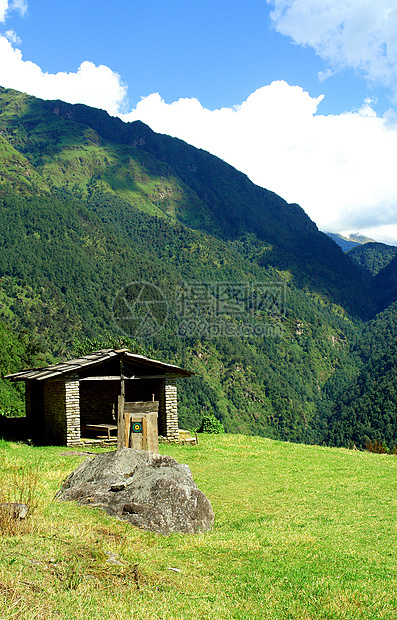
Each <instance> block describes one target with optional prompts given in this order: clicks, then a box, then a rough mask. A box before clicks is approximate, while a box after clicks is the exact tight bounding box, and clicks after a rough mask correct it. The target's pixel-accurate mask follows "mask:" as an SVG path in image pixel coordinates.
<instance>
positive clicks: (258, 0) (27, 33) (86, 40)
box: [0, 0, 397, 244]
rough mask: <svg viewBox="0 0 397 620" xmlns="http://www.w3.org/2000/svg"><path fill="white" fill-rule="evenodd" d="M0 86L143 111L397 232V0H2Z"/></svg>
mask: <svg viewBox="0 0 397 620" xmlns="http://www.w3.org/2000/svg"><path fill="white" fill-rule="evenodd" d="M395 7H396V8H395ZM0 85H2V86H5V87H10V88H15V89H17V90H22V91H25V92H29V93H30V94H33V95H35V96H39V97H42V98H45V99H46V98H50V99H56V98H60V99H64V100H67V101H70V102H72V103H77V102H82V103H87V104H88V105H93V106H96V107H100V108H103V109H106V110H107V111H108V112H109V113H110V114H113V115H118V116H120V117H121V118H122V119H123V120H125V121H132V120H135V119H138V118H139V119H141V120H143V121H144V122H147V123H148V124H149V125H150V126H151V127H152V128H153V129H154V130H155V131H160V132H162V133H169V134H170V135H175V136H178V137H180V138H182V139H184V140H186V141H187V142H190V143H192V144H194V145H195V146H198V147H201V148H204V149H206V150H209V151H210V152H213V153H214V154H216V155H218V156H219V157H221V158H223V159H225V160H226V161H229V163H231V164H232V165H234V166H236V167H237V168H239V169H241V170H242V171H243V172H245V173H246V174H247V175H248V176H249V177H250V178H251V179H252V180H253V181H254V182H255V183H257V184H259V185H262V186H264V187H267V188H268V189H271V190H273V191H275V192H277V193H278V194H280V195H281V196H283V197H284V198H285V199H286V200H288V201H289V202H298V203H299V204H300V205H301V206H302V207H303V208H304V209H305V210H306V212H307V213H308V214H309V215H310V217H311V218H312V219H313V220H314V221H315V222H316V223H317V225H318V226H319V228H320V229H322V230H331V231H334V232H345V233H348V232H358V231H359V232H362V233H366V234H369V235H370V236H372V237H373V238H375V239H377V240H381V241H386V242H389V243H396V244H397V175H396V174H395V172H394V162H395V157H396V150H397V121H396V112H395V109H396V107H397V94H396V91H397V4H396V0H377V3H376V4H375V3H374V2H373V0H350V2H349V3H346V1H345V0H250V2H248V3H247V2H246V1H243V0H228V1H226V0H196V1H195V2H187V1H186V0H185V1H182V0H168V2H164V0H163V1H160V0H151V1H150V2H137V1H129V2H127V1H124V0H118V1H117V2H114V3H109V2H105V1H103V0H96V1H95V2H94V1H91V0H85V1H83V2H81V0H80V1H79V2H77V1H75V0H68V2H64V3H48V2H44V1H43V0H0Z"/></svg>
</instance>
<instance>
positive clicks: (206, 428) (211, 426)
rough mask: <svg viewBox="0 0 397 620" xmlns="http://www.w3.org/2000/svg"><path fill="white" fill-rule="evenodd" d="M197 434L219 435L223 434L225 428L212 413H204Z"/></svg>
mask: <svg viewBox="0 0 397 620" xmlns="http://www.w3.org/2000/svg"><path fill="white" fill-rule="evenodd" d="M198 432H199V433H212V434H213V435H220V434H221V433H224V432H225V428H224V426H223V424H222V422H220V421H219V420H218V418H216V417H215V416H214V414H213V413H206V414H205V415H204V416H203V419H202V421H201V426H200V428H199V431H198Z"/></svg>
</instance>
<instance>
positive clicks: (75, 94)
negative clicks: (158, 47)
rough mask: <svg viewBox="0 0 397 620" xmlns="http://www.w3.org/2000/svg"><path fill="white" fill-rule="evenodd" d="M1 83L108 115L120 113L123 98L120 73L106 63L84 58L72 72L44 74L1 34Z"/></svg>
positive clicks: (31, 93)
mask: <svg viewBox="0 0 397 620" xmlns="http://www.w3.org/2000/svg"><path fill="white" fill-rule="evenodd" d="M0 1H1V0H0ZM0 84H1V85H2V86H4V87H5V88H14V89H15V90H20V91H23V92H27V93H29V94H30V95H34V96H36V97H41V98H42V99H62V100H63V101H67V102H69V103H85V104H87V105H90V106H94V107H96V108H101V109H104V110H107V111H108V112H109V114H116V113H117V112H119V111H120V109H121V108H122V107H123V104H124V100H125V97H126V87H125V85H124V84H123V83H122V81H121V78H120V76H119V75H118V74H117V73H115V72H114V71H112V70H111V69H109V67H106V66H105V65H99V66H96V65H94V63H92V62H89V61H85V62H83V63H81V65H80V67H79V68H78V70H77V71H76V72H74V73H73V72H70V73H66V72H59V73H55V74H51V73H45V72H43V71H42V70H41V68H40V67H39V66H38V65H36V64H35V63H33V62H30V61H25V60H23V58H22V53H21V51H20V50H19V49H15V48H13V46H12V45H11V43H10V42H9V41H8V40H7V39H6V37H4V36H1V35H0Z"/></svg>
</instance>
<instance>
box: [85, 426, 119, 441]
mask: <svg viewBox="0 0 397 620" xmlns="http://www.w3.org/2000/svg"><path fill="white" fill-rule="evenodd" d="M82 431H83V436H85V432H86V431H106V432H107V434H108V439H109V440H110V439H111V437H110V431H116V433H117V426H116V424H84V425H83V426H82Z"/></svg>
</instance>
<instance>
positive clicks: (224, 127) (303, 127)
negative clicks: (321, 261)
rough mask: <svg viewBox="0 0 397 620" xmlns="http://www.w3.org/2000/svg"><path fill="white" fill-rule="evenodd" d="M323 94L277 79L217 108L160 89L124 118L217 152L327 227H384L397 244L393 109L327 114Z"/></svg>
mask: <svg viewBox="0 0 397 620" xmlns="http://www.w3.org/2000/svg"><path fill="white" fill-rule="evenodd" d="M321 100H322V97H318V98H312V97H310V95H309V94H308V93H307V92H305V91H304V90H303V89H302V88H300V87H298V86H290V85H288V84H287V83H286V82H273V83H272V84H270V85H269V86H265V87H263V88H260V89H259V90H257V91H256V92H254V93H253V94H251V95H250V96H249V97H248V99H247V100H246V101H245V102H244V103H242V104H241V105H240V106H237V107H234V108H223V109H220V110H214V111H211V110H208V109H206V108H204V107H203V106H202V105H201V104H200V102H199V101H197V100H196V99H180V100H179V101H176V102H174V103H171V104H167V103H165V102H164V101H163V100H162V99H161V97H160V95H159V94H157V93H155V94H152V95H150V96H149V97H146V98H144V99H142V100H141V101H140V102H139V103H138V105H137V106H136V109H135V110H134V111H133V112H131V113H130V114H127V115H120V116H121V117H122V118H123V120H130V121H131V120H136V119H140V120H142V121H143V122H145V123H147V124H148V125H149V126H150V127H152V129H154V130H155V131H158V132H161V133H167V134H170V135H172V136H175V137H179V138H181V139H183V140H186V141H187V142H189V143H191V144H193V145H195V146H197V147H199V148H203V149H205V150H208V151H210V152H211V153H213V154H215V155H217V156H218V157H220V158H222V159H224V160H225V161H227V162H229V163H230V164H232V165H233V166H235V167H236V168H238V169H239V170H242V171H243V172H245V173H246V174H247V175H248V176H249V177H250V178H251V179H252V180H253V181H254V182H255V183H257V184H258V185H261V186H263V187H266V188H268V189H270V190H272V191H275V192H276V193H278V194H279V195H281V196H282V197H283V198H285V199H286V200H288V201H289V202H297V203H299V204H300V205H301V206H302V207H303V208H304V209H305V211H306V212H307V213H308V214H309V216H310V217H311V218H312V219H313V220H314V221H315V222H316V223H317V225H318V226H319V227H320V228H321V229H322V230H331V231H340V230H345V231H346V230H350V231H351V232H357V231H360V232H365V231H366V230H371V231H372V234H374V230H375V229H378V228H379V227H381V228H379V230H380V232H381V233H382V235H383V240H384V239H386V237H385V235H386V234H387V235H389V236H388V237H387V239H388V241H389V242H392V241H394V243H397V181H396V175H395V154H396V152H397V127H396V122H395V117H394V115H393V114H392V113H390V114H389V115H386V117H385V118H380V117H378V116H377V115H376V113H375V111H374V110H373V109H372V107H371V102H370V101H369V100H367V101H366V102H365V103H364V104H363V106H362V108H361V109H360V110H358V111H356V112H350V113H345V114H341V115H338V116H333V115H329V116H322V115H319V114H317V112H316V111H317V106H318V104H319V102H320V101H321ZM386 227H387V229H386ZM390 235H391V236H390Z"/></svg>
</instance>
